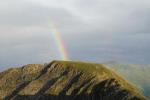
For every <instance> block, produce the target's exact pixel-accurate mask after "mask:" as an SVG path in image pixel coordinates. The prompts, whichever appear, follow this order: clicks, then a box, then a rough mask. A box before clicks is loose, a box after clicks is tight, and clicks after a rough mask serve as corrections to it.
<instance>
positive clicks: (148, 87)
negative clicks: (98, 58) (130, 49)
mask: <svg viewBox="0 0 150 100" xmlns="http://www.w3.org/2000/svg"><path fill="white" fill-rule="evenodd" d="M108 66H109V67H110V68H112V69H114V70H115V71H116V72H117V73H119V75H121V76H123V77H124V78H125V79H127V80H128V81H130V82H132V83H133V84H135V85H136V86H137V87H138V88H139V89H140V90H141V91H143V92H144V94H145V96H147V97H148V98H149V99H150V74H149V72H150V65H137V64H118V63H110V64H108Z"/></svg>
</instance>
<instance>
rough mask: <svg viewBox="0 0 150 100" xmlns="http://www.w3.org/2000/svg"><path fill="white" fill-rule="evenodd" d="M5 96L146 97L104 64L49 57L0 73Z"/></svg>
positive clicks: (21, 99) (61, 99) (54, 99)
mask: <svg viewBox="0 0 150 100" xmlns="http://www.w3.org/2000/svg"><path fill="white" fill-rule="evenodd" d="M0 82H1V83H2V84H1V86H0V98H4V99H5V100H9V99H12V100H26V99H29V100H30V99H31V100H32V99H36V100H41V99H43V100H45V99H46V98H49V99H51V100H72V99H73V100H146V98H145V97H144V96H143V95H142V94H141V93H140V91H138V90H137V89H136V88H135V87H134V86H133V85H131V84H130V83H128V82H127V81H126V80H124V79H123V78H122V77H120V76H119V75H118V74H116V73H115V72H114V71H112V70H111V69H109V68H108V67H107V66H106V65H104V64H95V63H85V62H73V61H53V62H51V63H49V64H45V65H44V64H38V65H36V64H29V65H26V66H23V67H21V68H16V69H15V68H14V69H10V70H7V71H5V72H2V73H0Z"/></svg>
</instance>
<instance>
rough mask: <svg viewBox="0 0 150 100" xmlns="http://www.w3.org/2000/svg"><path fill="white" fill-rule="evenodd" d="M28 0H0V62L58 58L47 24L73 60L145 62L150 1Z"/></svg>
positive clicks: (147, 59) (46, 60)
mask: <svg viewBox="0 0 150 100" xmlns="http://www.w3.org/2000/svg"><path fill="white" fill-rule="evenodd" d="M31 1H32V2H30V1H28V2H27V1H26V0H22V1H19V0H15V1H13V2H12V1H8V0H7V1H6V0H5V1H4V0H0V2H1V3H0V46H1V50H0V55H1V57H0V66H12V65H14V66H18V65H21V64H25V63H44V62H48V61H49V60H53V59H59V58H60V57H59V56H60V55H58V48H57V46H56V43H55V41H54V39H53V37H52V35H51V31H50V28H51V27H50V23H51V22H52V23H53V24H56V27H57V29H58V30H60V32H61V34H62V37H63V38H64V42H65V44H66V46H67V49H68V51H69V53H70V58H71V59H74V60H86V61H94V62H107V61H112V60H116V61H118V62H124V63H144V64H145V63H149V59H150V58H149V57H150V55H149V50H150V48H149V46H148V43H149V42H150V39H149V35H150V29H149V26H150V24H149V23H150V19H149V18H150V13H149V10H150V2H149V1H147V0H143V1H141V0H136V1H135V0H130V1H129V0H126V1H125V0H69V1H67V0H65V1H64V3H63V4H62V5H61V4H59V5H57V3H55V4H54V5H53V6H52V4H53V0H51V1H49V2H51V4H48V3H49V2H48V3H47V5H43V4H40V3H38V2H36V0H31ZM38 1H40V0H38ZM40 2H44V3H45V2H46V0H44V1H42V0H41V1H40ZM137 58H138V59H137ZM0 69H2V67H1V68H0ZM3 69H5V68H4V67H3Z"/></svg>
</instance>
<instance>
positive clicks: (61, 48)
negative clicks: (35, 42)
mask: <svg viewBox="0 0 150 100" xmlns="http://www.w3.org/2000/svg"><path fill="white" fill-rule="evenodd" d="M51 33H52V35H53V37H54V39H55V42H56V45H57V47H58V51H59V53H60V55H61V59H62V60H69V55H68V51H67V49H66V46H65V43H64V41H63V38H62V36H61V33H60V32H59V31H58V30H57V28H56V27H54V25H53V26H51Z"/></svg>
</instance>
